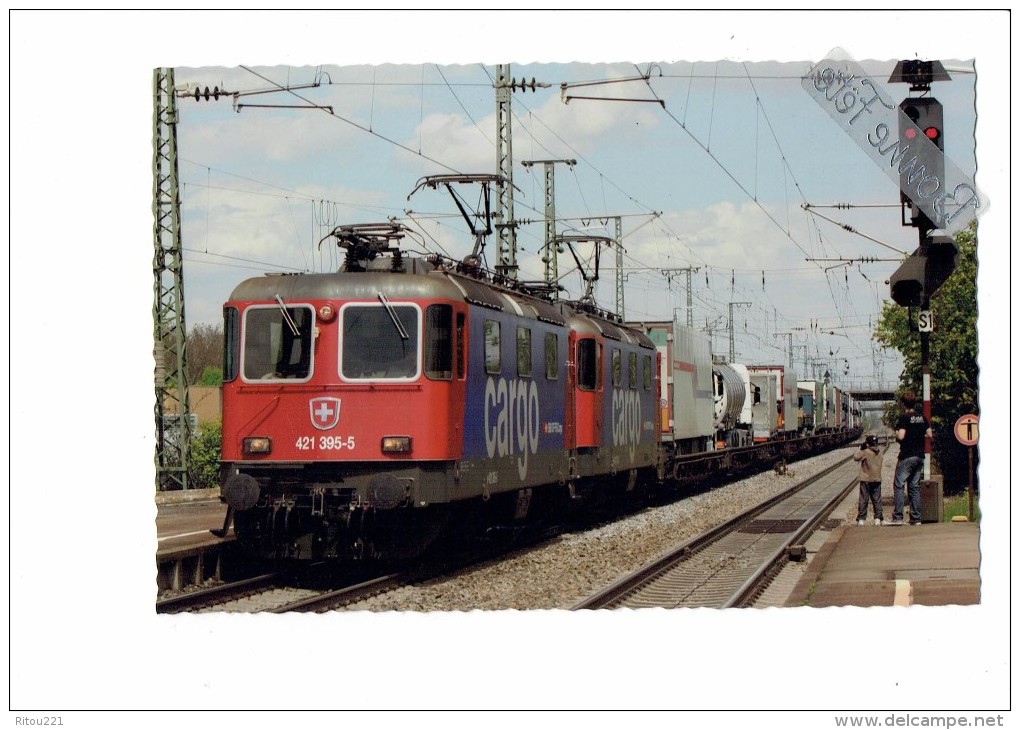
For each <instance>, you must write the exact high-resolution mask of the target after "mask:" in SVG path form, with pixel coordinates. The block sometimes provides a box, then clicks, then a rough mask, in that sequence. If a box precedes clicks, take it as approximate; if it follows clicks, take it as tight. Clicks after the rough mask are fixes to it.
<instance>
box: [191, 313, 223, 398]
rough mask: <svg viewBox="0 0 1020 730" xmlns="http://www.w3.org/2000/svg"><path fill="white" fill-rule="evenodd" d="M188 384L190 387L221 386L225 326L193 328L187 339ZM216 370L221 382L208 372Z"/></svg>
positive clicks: (198, 326) (208, 325) (203, 325)
mask: <svg viewBox="0 0 1020 730" xmlns="http://www.w3.org/2000/svg"><path fill="white" fill-rule="evenodd" d="M186 347H187V353H188V383H189V384H190V385H219V384H220V382H222V374H223V370H222V367H223V325H222V324H215V325H212V324H200V325H196V326H195V327H192V328H191V331H190V332H189V333H188V338H187V343H186ZM211 368H214V369H216V370H218V371H219V373H220V380H219V381H215V382H214V377H213V376H210V375H209V373H208V372H207V371H208V370H209V369H211Z"/></svg>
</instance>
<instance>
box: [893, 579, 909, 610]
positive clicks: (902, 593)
mask: <svg viewBox="0 0 1020 730" xmlns="http://www.w3.org/2000/svg"><path fill="white" fill-rule="evenodd" d="M893 605H894V606H909V605H910V581H909V580H901V579H897V580H896V594H895V595H894V596H893Z"/></svg>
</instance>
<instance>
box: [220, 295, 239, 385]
mask: <svg viewBox="0 0 1020 730" xmlns="http://www.w3.org/2000/svg"><path fill="white" fill-rule="evenodd" d="M240 340H241V320H240V318H239V317H238V316H237V307H224V308H223V382H224V383H229V382H230V381H232V380H234V379H235V378H237V370H238V362H237V359H238V357H237V356H238V354H239V353H238V350H237V345H238V342H240Z"/></svg>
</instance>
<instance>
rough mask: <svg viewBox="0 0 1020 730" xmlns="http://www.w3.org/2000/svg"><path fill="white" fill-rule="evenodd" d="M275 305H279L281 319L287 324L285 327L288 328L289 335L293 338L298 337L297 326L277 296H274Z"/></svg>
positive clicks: (280, 298) (281, 298) (299, 334)
mask: <svg viewBox="0 0 1020 730" xmlns="http://www.w3.org/2000/svg"><path fill="white" fill-rule="evenodd" d="M276 303H277V304H279V305H280V311H281V312H283V319H284V320H285V321H286V322H287V326H288V327H290V331H291V333H293V335H294V336H295V337H300V336H301V333H300V332H299V331H298V326H297V324H296V323H295V322H294V320H293V319H292V318H291V316H290V312H288V311H287V305H285V304H284V303H283V297H281V296H280V295H279V294H277V295H276Z"/></svg>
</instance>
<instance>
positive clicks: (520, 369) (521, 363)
mask: <svg viewBox="0 0 1020 730" xmlns="http://www.w3.org/2000/svg"><path fill="white" fill-rule="evenodd" d="M517 375H518V377H521V378H530V377H531V330H529V329H528V328H527V327H518V328H517Z"/></svg>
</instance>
